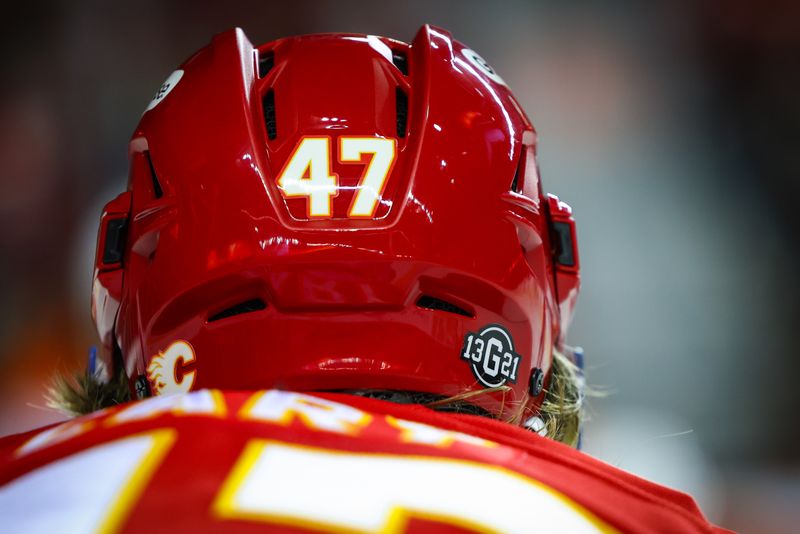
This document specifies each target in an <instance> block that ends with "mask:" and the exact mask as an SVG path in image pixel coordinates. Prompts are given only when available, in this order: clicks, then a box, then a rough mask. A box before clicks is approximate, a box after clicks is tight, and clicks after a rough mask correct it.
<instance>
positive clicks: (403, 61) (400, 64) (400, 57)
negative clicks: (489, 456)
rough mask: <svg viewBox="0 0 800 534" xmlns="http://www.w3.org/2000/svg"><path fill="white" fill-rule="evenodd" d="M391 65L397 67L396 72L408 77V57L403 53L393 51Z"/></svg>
mask: <svg viewBox="0 0 800 534" xmlns="http://www.w3.org/2000/svg"><path fill="white" fill-rule="evenodd" d="M392 63H394V66H395V67H397V70H399V71H400V72H402V73H403V76H408V56H407V55H406V53H405V52H402V51H399V50H393V51H392Z"/></svg>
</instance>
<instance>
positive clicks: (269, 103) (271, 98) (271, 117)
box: [261, 89, 278, 139]
mask: <svg viewBox="0 0 800 534" xmlns="http://www.w3.org/2000/svg"><path fill="white" fill-rule="evenodd" d="M261 103H262V105H263V106H264V126H266V128H267V138H269V139H275V138H276V137H277V136H278V125H277V123H276V122H275V91H273V90H272V89H270V90H269V91H267V93H266V94H265V95H264V98H263V100H262V101H261Z"/></svg>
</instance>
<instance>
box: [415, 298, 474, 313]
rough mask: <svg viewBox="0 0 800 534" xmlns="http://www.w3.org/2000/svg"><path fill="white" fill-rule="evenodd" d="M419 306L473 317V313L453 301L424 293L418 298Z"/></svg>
mask: <svg viewBox="0 0 800 534" xmlns="http://www.w3.org/2000/svg"><path fill="white" fill-rule="evenodd" d="M417 306H418V307H420V308H424V309H426V310H436V311H443V312H448V313H455V314H456V315H463V316H464V317H472V316H473V315H472V314H471V313H470V312H468V311H467V310H465V309H464V308H462V307H460V306H456V305H455V304H453V303H452V302H448V301H446V300H443V299H440V298H437V297H431V296H430V295H422V296H421V297H420V298H419V299H418V300H417Z"/></svg>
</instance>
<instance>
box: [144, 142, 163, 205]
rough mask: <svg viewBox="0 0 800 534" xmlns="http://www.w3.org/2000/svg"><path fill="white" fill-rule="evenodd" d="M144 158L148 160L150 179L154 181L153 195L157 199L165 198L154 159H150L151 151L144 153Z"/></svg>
mask: <svg viewBox="0 0 800 534" xmlns="http://www.w3.org/2000/svg"><path fill="white" fill-rule="evenodd" d="M144 157H145V159H146V160H147V166H148V167H149V168H150V178H151V179H152V180H153V194H154V195H155V197H156V198H161V197H163V196H164V190H163V189H161V182H159V181H158V175H157V174H156V168H155V167H154V166H153V159H152V158H151V157H150V151H149V150H145V151H144Z"/></svg>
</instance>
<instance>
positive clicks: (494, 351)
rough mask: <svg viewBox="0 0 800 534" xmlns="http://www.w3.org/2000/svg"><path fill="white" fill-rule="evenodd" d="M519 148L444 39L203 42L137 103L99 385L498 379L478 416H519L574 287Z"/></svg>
mask: <svg viewBox="0 0 800 534" xmlns="http://www.w3.org/2000/svg"><path fill="white" fill-rule="evenodd" d="M359 139H368V140H370V139H371V140H373V141H367V142H366V143H363V142H361V141H359ZM376 139H377V140H380V141H374V140H376ZM308 140H314V141H310V142H309V141H308ZM304 142H305V143H308V145H307V146H306V147H301V144H302V143H304ZM370 143H372V144H370ZM312 145H313V147H314V150H315V152H313V155H312V156H309V155H308V154H311V152H307V151H306V150H305V149H306V148H309V147H311V146H312ZM364 147H366V150H365V149H364ZM370 147H373V149H370ZM374 147H379V148H380V150H378V149H376V148H374ZM370 150H372V152H370ZM348 151H349V154H348ZM535 153H536V135H535V132H534V130H533V127H532V125H531V123H530V122H529V120H528V119H527V117H526V116H525V114H524V113H523V111H522V110H521V108H520V106H519V105H518V103H517V102H516V100H515V99H514V97H513V96H512V94H511V92H510V91H509V89H508V88H507V87H506V85H505V83H504V82H503V80H502V79H501V78H500V77H499V76H498V75H497V74H496V73H495V72H494V71H493V70H492V69H491V67H489V66H488V64H486V62H485V61H484V60H482V59H481V58H480V56H478V55H477V54H476V53H475V52H473V51H472V50H470V49H468V48H466V47H465V46H464V45H462V44H461V43H459V42H457V41H455V40H453V39H452V37H451V36H450V34H449V33H447V32H446V31H444V30H441V29H438V28H435V27H431V26H425V27H423V28H422V29H421V30H420V31H419V33H418V34H417V36H416V38H415V39H414V41H413V43H411V44H410V45H407V44H405V43H401V42H398V41H394V40H390V39H386V38H382V37H375V36H365V35H349V34H326V35H310V36H303V37H295V38H288V39H281V40H278V41H274V42H271V43H268V44H266V45H264V46H261V47H259V48H254V47H253V46H252V45H251V44H250V42H249V41H248V40H247V38H246V37H245V35H244V33H243V32H242V31H241V30H238V29H237V30H230V31H227V32H224V33H222V34H220V35H218V36H216V37H215V38H214V39H213V41H212V43H211V44H210V45H209V46H208V47H206V48H204V49H202V50H200V51H199V52H198V53H196V54H195V55H194V56H192V57H191V58H190V59H189V60H188V61H186V62H185V63H184V64H183V65H181V67H180V69H179V70H178V71H176V72H175V73H173V75H172V76H170V78H169V79H168V80H167V82H166V83H165V85H164V86H162V88H161V89H160V90H159V93H158V94H157V95H156V97H155V98H154V99H153V101H152V102H151V103H150V105H149V106H148V109H147V111H146V112H145V113H144V115H143V116H142V119H141V122H140V123H139V126H138V128H137V129H136V132H135V134H134V135H133V138H132V140H131V143H130V159H131V169H130V179H129V184H128V190H127V191H126V192H125V193H122V194H121V195H120V196H119V197H117V198H116V199H115V200H113V201H111V202H110V203H109V204H108V205H107V206H106V209H105V211H104V214H103V218H102V221H101V227H100V235H99V242H98V253H97V260H96V269H95V281H94V289H93V299H92V312H93V317H94V319H95V322H96V324H97V328H98V331H99V334H100V337H101V340H102V343H103V346H104V354H103V360H104V362H105V366H106V368H107V370H108V368H112V367H114V366H119V365H124V367H125V371H126V373H127V376H128V377H129V379H130V381H131V387H132V388H134V389H138V394H139V395H142V394H143V393H146V390H147V389H150V390H151V392H154V393H159V392H161V393H164V392H170V391H180V390H188V389H198V388H204V387H214V388H227V389H251V388H263V387H281V388H292V389H296V390H339V389H367V388H369V389H384V390H403V391H415V392H427V393H432V394H437V395H443V396H451V395H456V394H461V393H464V392H469V391H477V390H483V389H487V388H489V387H490V386H495V385H503V386H508V388H506V391H504V392H501V391H490V392H488V393H487V394H485V395H477V396H475V397H474V400H473V402H474V403H475V404H477V405H480V406H481V407H483V408H485V409H486V410H489V411H490V412H491V413H493V414H495V415H498V416H503V417H509V416H511V415H513V416H514V418H515V419H516V420H519V419H520V417H519V416H520V415H521V414H522V412H521V410H520V409H519V408H520V407H527V408H535V406H536V405H537V403H538V402H540V400H541V393H540V384H541V381H542V378H545V381H546V376H547V373H548V371H549V369H550V366H551V361H552V349H553V345H554V344H558V343H560V342H562V341H563V339H564V335H565V329H566V326H567V324H568V322H569V320H570V318H571V315H572V308H573V305H574V301H575V297H576V295H577V289H578V258H577V251H576V247H575V234H574V224H573V222H572V218H571V213H570V210H569V207H568V206H566V205H565V204H563V203H561V202H559V201H558V199H556V198H555V197H552V196H545V195H544V194H543V193H542V188H541V184H540V181H539V177H538V175H537V166H536V160H535ZM384 156H385V157H384ZM380 157H384V159H383V160H380V161H379V158H380ZM294 160H297V161H294ZM312 160H313V161H312ZM314 165H316V166H318V167H319V168H318V169H317V170H314V169H313V168H311V167H310V166H314ZM325 165H328V167H329V168H328V169H325V168H324V167H325ZM371 166H373V167H375V168H374V169H373V170H372V171H370V167H371ZM290 168H291V169H294V170H287V169H290ZM320 169H321V170H320ZM373 171H374V172H375V173H376V174H375V175H374V176H371V177H370V178H367V175H368V174H369V173H370V172H373ZM315 172H317V173H322V174H319V176H322V177H323V178H325V180H327V182H325V183H324V184H323V186H320V187H317V185H318V184H320V183H323V182H312V181H310V180H311V175H312V173H315ZM381 172H383V173H384V176H383V177H382V178H383V180H382V181H380V180H378V181H376V178H375V176H378V175H380V174H381ZM291 173H294V175H293V177H291V176H289V174H291ZM287 176H288V178H287ZM378 178H381V176H378ZM292 180H294V185H292V183H291V181H292ZM325 184H327V185H325ZM292 187H294V189H292ZM315 188H316V189H315ZM326 188H328V189H326ZM369 188H371V189H369ZM362 190H364V192H363V193H361V191H362ZM320 191H322V192H321V193H320ZM370 191H371V192H370ZM312 194H313V195H317V197H316V198H317V200H312V198H311V195H312ZM360 194H363V195H364V198H365V199H366V200H367V202H366V203H364V202H362V201H359V202H361V203H362V204H363V205H362V209H360V210H359V209H356V208H355V206H356V204H357V197H358V195H360ZM323 195H324V196H323ZM320 199H321V200H320ZM326 199H327V200H328V201H329V203H328V204H327V206H328V208H327V210H328V211H327V212H326V208H325V202H324V201H325V200H326ZM362 200H363V199H362ZM363 206H367V208H368V209H366V210H365V209H363ZM370 210H371V211H370ZM554 238H555V239H554ZM478 345H485V346H481V347H480V350H479V349H478ZM512 372H513V375H512ZM509 388H510V389H509ZM504 406H505V408H504ZM511 406H513V407H516V408H515V411H514V414H511V412H510V411H509V407H511ZM504 410H505V411H504Z"/></svg>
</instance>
